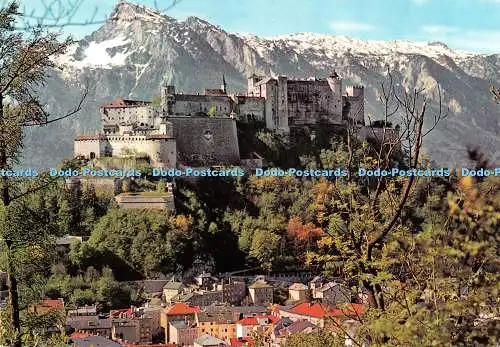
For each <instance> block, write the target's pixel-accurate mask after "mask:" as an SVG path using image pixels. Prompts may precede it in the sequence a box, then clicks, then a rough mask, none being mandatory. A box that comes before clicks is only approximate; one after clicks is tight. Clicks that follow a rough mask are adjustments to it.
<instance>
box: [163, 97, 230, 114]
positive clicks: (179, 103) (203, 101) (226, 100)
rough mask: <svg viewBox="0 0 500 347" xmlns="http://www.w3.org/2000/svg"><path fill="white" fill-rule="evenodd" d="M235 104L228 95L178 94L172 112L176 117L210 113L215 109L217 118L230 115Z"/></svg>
mask: <svg viewBox="0 0 500 347" xmlns="http://www.w3.org/2000/svg"><path fill="white" fill-rule="evenodd" d="M232 104H233V102H232V100H231V98H230V97H229V96H227V95H188V94H176V95H175V104H174V105H173V108H172V112H173V113H174V115H189V114H191V113H196V112H204V113H208V112H210V109H211V108H212V107H215V111H216V114H215V115H216V116H223V115H229V114H230V113H231V111H232V107H233V105H232Z"/></svg>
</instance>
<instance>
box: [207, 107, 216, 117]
mask: <svg viewBox="0 0 500 347" xmlns="http://www.w3.org/2000/svg"><path fill="white" fill-rule="evenodd" d="M208 115H209V116H210V117H215V116H216V115H217V108H216V107H215V106H211V107H210V109H209V110H208Z"/></svg>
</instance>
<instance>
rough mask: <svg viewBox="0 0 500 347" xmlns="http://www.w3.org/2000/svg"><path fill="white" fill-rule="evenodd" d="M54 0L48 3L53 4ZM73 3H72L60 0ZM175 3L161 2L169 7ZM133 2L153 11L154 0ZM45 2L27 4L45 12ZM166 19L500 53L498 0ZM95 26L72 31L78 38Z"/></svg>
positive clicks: (270, 2)
mask: <svg viewBox="0 0 500 347" xmlns="http://www.w3.org/2000/svg"><path fill="white" fill-rule="evenodd" d="M51 1H53V0H45V2H46V3H50V2H51ZM61 1H63V2H66V1H74V0H61ZM83 1H84V4H83V6H82V7H81V8H80V9H79V11H78V13H77V16H76V17H75V20H78V21H83V20H85V19H88V18H90V17H92V13H93V12H94V10H95V9H96V8H97V10H98V11H97V15H96V19H99V20H101V19H103V18H104V17H105V16H106V15H109V13H110V12H111V10H112V9H113V7H114V6H115V5H116V4H117V2H118V1H115V0H83ZM172 1H173V0H157V1H156V2H157V4H158V7H159V8H161V9H163V8H167V7H168V6H169V5H170V4H171V3H172ZM131 2H133V3H138V4H144V5H146V6H148V7H154V0H143V1H140V0H137V1H131ZM41 3H42V0H24V2H23V4H24V5H26V7H27V8H29V9H30V10H35V11H36V12H35V13H36V14H38V15H40V14H42V12H41V11H42V6H41ZM166 14H167V15H170V16H172V17H174V18H178V19H184V18H186V17H188V16H198V17H200V18H203V19H205V20H208V21H209V22H211V23H213V24H217V25H219V26H221V27H222V28H223V29H225V30H227V31H231V32H248V33H254V34H257V35H261V36H273V35H279V34H289V33H295V32H315V33H321V34H331V35H349V36H353V37H359V38H362V39H381V40H396V39H405V40H422V41H442V42H444V43H446V44H447V45H449V46H450V47H452V48H457V49H462V50H468V51H475V52H481V53H500V0H356V1H352V0H350V1H349V0H181V1H180V2H179V3H178V4H177V5H176V6H175V7H174V8H172V9H171V10H170V11H168V13H166ZM93 29H95V27H71V28H68V29H67V30H68V31H69V32H71V33H72V34H74V35H75V36H76V37H82V36H84V35H85V34H88V33H90V32H91V31H92V30H93Z"/></svg>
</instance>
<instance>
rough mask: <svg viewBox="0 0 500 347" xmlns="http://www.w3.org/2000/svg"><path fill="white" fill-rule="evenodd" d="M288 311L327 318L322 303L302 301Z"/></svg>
mask: <svg viewBox="0 0 500 347" xmlns="http://www.w3.org/2000/svg"><path fill="white" fill-rule="evenodd" d="M288 312H290V313H294V314H299V315H301V316H308V317H314V318H325V315H326V309H325V308H324V307H323V306H322V305H321V304H316V303H314V304H311V303H307V302H305V303H302V304H298V305H295V306H294V307H292V308H291V309H290V310H289V311H288Z"/></svg>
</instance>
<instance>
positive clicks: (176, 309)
mask: <svg viewBox="0 0 500 347" xmlns="http://www.w3.org/2000/svg"><path fill="white" fill-rule="evenodd" d="M200 311H201V310H200V306H190V305H188V304H184V303H179V304H175V305H172V306H170V307H169V308H168V309H167V315H169V316H176V315H183V314H195V313H198V312H200Z"/></svg>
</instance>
